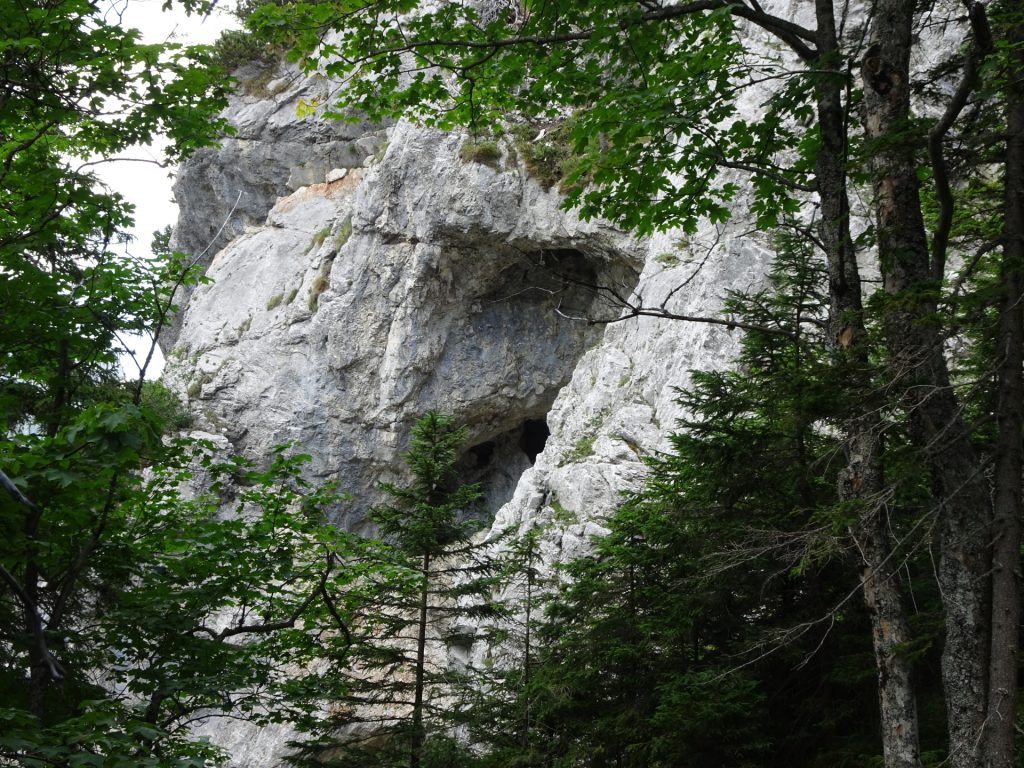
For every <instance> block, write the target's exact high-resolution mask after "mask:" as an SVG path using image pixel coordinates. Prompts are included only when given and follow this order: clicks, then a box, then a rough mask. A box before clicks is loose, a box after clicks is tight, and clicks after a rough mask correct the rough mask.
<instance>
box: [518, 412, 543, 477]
mask: <svg viewBox="0 0 1024 768" xmlns="http://www.w3.org/2000/svg"><path fill="white" fill-rule="evenodd" d="M550 436H551V430H550V429H548V423H547V422H546V421H545V420H543V419H527V420H526V421H524V422H523V430H522V432H521V433H520V435H519V447H520V449H521V450H522V451H523V453H525V454H526V458H528V459H529V460H530V466H533V464H535V463H536V462H537V456H539V455H540V452H541V451H543V450H544V445H545V444H546V443H547V441H548V438H549V437H550Z"/></svg>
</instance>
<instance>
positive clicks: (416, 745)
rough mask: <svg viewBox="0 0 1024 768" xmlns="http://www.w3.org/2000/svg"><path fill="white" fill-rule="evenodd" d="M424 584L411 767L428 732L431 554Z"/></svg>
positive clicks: (426, 557) (417, 763)
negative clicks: (426, 690)
mask: <svg viewBox="0 0 1024 768" xmlns="http://www.w3.org/2000/svg"><path fill="white" fill-rule="evenodd" d="M422 568H423V586H422V587H421V588H420V611H419V614H420V615H419V626H418V627H417V636H416V680H415V689H414V693H413V703H412V739H411V744H410V747H409V768H419V766H420V760H421V758H422V756H423V743H424V742H425V741H426V738H425V737H426V734H425V733H424V730H423V689H424V685H425V683H424V677H425V672H426V657H427V604H428V597H429V593H430V555H428V554H425V555H423V565H422Z"/></svg>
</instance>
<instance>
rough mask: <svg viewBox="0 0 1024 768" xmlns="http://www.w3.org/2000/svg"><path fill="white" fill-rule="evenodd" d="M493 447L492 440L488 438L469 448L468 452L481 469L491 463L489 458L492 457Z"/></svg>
mask: <svg viewBox="0 0 1024 768" xmlns="http://www.w3.org/2000/svg"><path fill="white" fill-rule="evenodd" d="M494 447H495V446H494V441H493V440H488V441H486V442H484V443H480V444H479V445H474V446H473V447H472V448H470V449H469V452H470V453H471V454H472V455H473V457H474V458H475V459H476V466H477V467H479V468H480V469H483V468H484V467H486V466H487V465H488V464H490V463H491V459H492V458H494Z"/></svg>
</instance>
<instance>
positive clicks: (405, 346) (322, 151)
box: [167, 71, 769, 766]
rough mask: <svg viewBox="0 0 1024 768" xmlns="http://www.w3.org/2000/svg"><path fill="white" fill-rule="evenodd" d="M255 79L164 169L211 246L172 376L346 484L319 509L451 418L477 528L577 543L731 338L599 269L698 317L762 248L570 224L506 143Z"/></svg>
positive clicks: (196, 238) (384, 475) (720, 235)
mask: <svg viewBox="0 0 1024 768" xmlns="http://www.w3.org/2000/svg"><path fill="white" fill-rule="evenodd" d="M264 81H265V82H267V84H266V85H265V86H264V87H263V88H262V90H261V91H260V92H259V93H255V94H253V93H250V94H247V95H246V94H243V95H241V96H239V97H238V99H237V100H236V102H235V103H234V105H233V107H232V108H231V110H230V113H229V117H230V119H231V120H232V122H234V123H235V124H236V125H237V126H238V127H239V130H238V134H237V136H236V137H235V138H233V139H230V140H229V141H227V142H225V144H224V146H223V148H222V149H221V150H219V151H210V152H207V153H204V154H202V155H201V156H199V157H198V158H196V159H195V160H193V161H192V162H191V163H189V164H188V165H187V166H186V167H185V168H184V169H183V171H182V173H181V176H180V178H179V182H178V186H177V192H176V194H177V199H178V202H179V204H180V205H181V209H182V213H181V218H180V220H179V223H178V228H177V230H176V233H175V237H176V240H177V243H178V245H179V247H183V248H185V249H186V250H190V251H191V252H193V253H196V254H199V253H204V252H205V253H207V254H213V253H214V252H215V255H213V257H212V260H211V261H210V262H209V267H208V270H207V276H208V277H209V278H210V279H211V281H212V282H210V283H209V284H206V285H202V286H199V287H198V288H197V289H196V290H195V291H194V293H193V294H192V295H191V296H190V297H189V298H188V300H187V304H186V306H185V308H184V312H183V315H182V320H181V327H180V331H179V332H178V333H177V335H176V339H175V341H174V345H173V348H171V349H169V355H168V357H169V361H170V362H169V366H168V373H167V380H168V381H169V382H171V383H172V384H173V385H174V386H175V387H177V388H178V389H179V390H180V392H181V393H182V394H183V395H184V396H185V397H186V398H187V400H188V402H189V405H190V408H191V410H192V412H193V414H194V416H195V418H196V420H197V425H198V426H199V427H201V428H203V429H206V430H209V431H212V432H217V433H220V434H222V435H223V436H224V437H226V438H227V440H228V441H230V442H231V443H232V444H233V446H234V447H235V448H236V449H237V450H239V451H241V452H243V453H245V454H248V455H251V456H254V457H258V456H260V455H263V454H265V453H266V452H267V451H268V450H269V448H270V447H271V446H273V445H276V444H279V443H284V442H294V443H295V444H296V446H297V449H298V450H301V451H303V452H306V453H310V454H312V455H313V457H314V460H313V463H312V467H311V471H312V473H313V474H315V475H317V476H319V477H322V478H337V479H339V480H340V483H341V486H342V487H343V488H344V489H346V490H347V491H349V492H350V493H351V494H352V496H353V498H354V501H353V502H352V504H351V505H350V506H349V507H348V508H347V509H345V510H341V511H339V513H338V519H337V522H338V523H339V524H341V525H345V526H349V527H351V528H355V529H359V528H360V527H361V526H362V525H363V522H362V521H363V515H364V513H365V509H366V508H367V507H368V506H369V505H370V504H372V503H373V502H375V501H376V500H377V499H378V498H379V497H378V496H377V491H376V487H377V484H378V483H379V482H381V481H385V480H395V479H396V476H395V473H396V471H398V468H399V467H400V465H401V462H400V460H399V455H400V453H401V452H402V450H403V449H404V448H405V444H406V441H407V439H408V434H409V430H410V426H411V425H412V423H413V422H414V421H415V420H416V419H417V418H418V417H419V416H420V415H421V414H422V413H423V412H424V411H426V410H427V409H430V408H435V409H438V410H440V411H443V412H446V413H450V414H453V415H455V416H456V417H457V418H458V420H459V421H460V422H461V423H463V424H465V425H466V426H467V427H468V428H469V431H470V434H471V440H470V448H469V450H468V451H467V457H466V460H465V463H466V469H467V474H468V475H469V477H468V479H480V480H482V481H483V482H484V484H485V488H486V491H487V499H488V506H489V510H488V512H489V514H490V515H493V516H494V518H495V519H496V525H498V526H500V527H505V526H508V525H515V526H518V527H521V528H528V527H531V526H534V525H538V524H543V523H546V522H550V521H551V520H552V519H553V518H557V521H556V524H555V525H553V526H552V527H551V528H550V529H549V531H548V533H547V534H546V537H545V539H544V549H545V556H546V558H547V559H548V560H549V561H555V560H558V559H562V558H565V557H567V556H570V555H572V554H574V553H578V552H579V551H580V550H581V548H582V547H585V546H586V542H587V540H588V538H589V536H590V535H592V534H595V533H599V532H600V531H601V520H602V517H603V516H605V515H606V514H608V513H609V512H610V511H611V510H613V509H614V508H615V506H616V504H617V501H618V499H619V497H620V494H621V493H622V492H623V491H625V490H629V489H633V488H636V487H638V486H639V484H640V483H641V482H642V479H643V476H644V464H643V458H644V457H645V456H647V455H649V454H651V453H653V452H655V451H657V450H659V449H661V448H664V446H665V440H666V437H667V434H668V433H669V432H670V431H671V430H672V428H673V426H674V424H675V421H676V419H677V418H678V416H679V410H678V406H677V405H676V403H675V390H674V388H675V387H679V386H683V385H685V384H686V381H687V371H688V370H690V369H692V368H709V367H715V366H718V365H720V364H723V363H725V362H727V361H728V359H729V358H730V356H731V355H732V353H733V351H734V343H735V339H734V337H733V335H731V334H730V333H729V332H728V330H726V329H725V328H723V327H722V326H712V325H707V324H691V323H680V322H671V321H666V320H659V319H651V318H635V317H631V318H628V319H621V316H622V307H621V305H620V304H618V303H617V302H616V301H615V300H613V299H612V295H611V293H610V292H609V291H606V290H595V288H594V286H603V287H605V288H613V289H614V290H615V292H617V293H618V294H619V295H622V296H629V295H632V296H633V297H634V299H637V300H642V302H643V303H644V304H645V305H648V306H659V305H664V307H665V308H666V309H669V310H671V311H674V312H677V313H681V314H690V315H714V314H715V312H716V311H717V308H718V307H719V306H720V302H721V298H722V296H723V295H724V294H725V293H726V292H727V291H728V290H730V289H746V288H748V287H750V286H751V285H754V284H756V282H757V280H758V279H759V278H758V276H759V275H761V274H763V273H764V271H765V264H766V261H767V258H768V256H769V254H768V252H767V251H766V250H765V249H763V248H762V247H761V246H760V245H759V244H758V243H756V242H753V241H751V240H748V239H744V238H742V237H735V236H733V233H732V232H731V231H730V230H728V229H725V228H719V229H717V230H715V229H707V230H704V231H701V232H700V233H698V234H697V235H695V236H691V237H688V238H682V237H681V236H680V235H679V234H678V233H676V234H672V233H669V234H664V235H658V236H656V237H654V238H651V239H648V240H643V241H640V240H637V239H635V238H632V237H630V236H628V235H626V234H625V233H623V232H621V231H618V230H616V229H615V228H614V227H612V226H611V225H609V224H607V223H603V222H598V221H592V222H583V221H580V220H579V219H578V218H577V217H576V216H575V215H574V214H572V213H571V212H565V211H563V210H561V208H560V206H559V204H560V196H559V194H558V192H557V190H555V189H552V190H549V191H545V190H544V189H543V188H542V187H541V185H540V184H539V183H538V182H537V181H535V180H534V179H533V178H531V177H530V174H529V173H528V172H527V170H526V168H525V166H524V164H523V162H522V160H521V158H519V157H518V155H517V154H516V153H515V152H514V151H510V148H509V147H508V146H505V147H503V148H502V151H501V157H500V159H499V160H497V161H495V162H493V163H491V164H484V163H480V162H474V161H472V160H465V159H463V154H464V153H461V152H460V147H461V144H462V142H463V137H461V136H457V135H445V134H441V133H437V132H434V131H429V130H424V129H420V128H417V127H414V126H412V125H408V124H399V125H396V126H393V127H390V128H388V129H387V130H386V131H385V130H383V129H380V128H378V127H367V126H362V127H361V128H359V129H351V128H345V127H342V126H341V125H340V124H335V123H332V122H329V121H324V120H322V119H319V118H317V117H308V118H305V119H300V118H299V117H298V116H297V115H296V109H295V106H296V104H297V103H298V102H299V100H300V99H304V100H306V101H307V102H308V101H310V100H311V96H310V94H311V93H315V91H316V89H317V88H324V87H326V86H324V84H323V83H322V82H319V81H316V80H309V79H306V78H302V77H300V76H298V75H297V74H296V73H294V72H291V73H289V72H287V71H281V72H278V73H276V74H275V75H274V76H273V77H272V78H270V79H269V81H267V80H266V76H264ZM385 135H386V138H385ZM465 154H466V155H467V156H469V153H465ZM218 233H219V234H218ZM709 256H711V258H708V257H709ZM204 258H205V257H204ZM611 321H615V322H611ZM556 510H557V511H558V514H556V512H555V511H556ZM225 738H226V740H227V741H229V742H230V741H231V740H232V739H233V738H234V736H227V737H225ZM264 738H265V739H270V740H272V735H270V736H268V735H267V734H264ZM245 743H246V744H247V745H249V747H251V748H253V749H255V747H254V746H253V745H255V744H257V743H258V742H257V741H255V740H253V739H247V740H246V742H245ZM237 749H238V750H239V751H238V752H237V753H236V754H235V761H236V764H238V765H248V766H256V765H262V764H274V760H273V750H268V749H266V747H265V746H261V747H260V748H259V750H260V753H261V755H262V756H261V757H255V756H254V754H255V753H251V752H250V753H247V752H246V751H245V749H246V748H245V747H244V746H239V747H237Z"/></svg>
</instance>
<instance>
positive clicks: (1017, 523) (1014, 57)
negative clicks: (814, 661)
mask: <svg viewBox="0 0 1024 768" xmlns="http://www.w3.org/2000/svg"><path fill="white" fill-rule="evenodd" d="M1009 42H1010V44H1011V49H1010V66H1009V75H1008V80H1009V83H1008V86H1007V108H1006V114H1007V121H1006V123H1007V147H1006V168H1005V193H1004V195H1005V197H1004V224H1003V261H1002V267H1001V271H1000V278H1001V283H1002V287H1003V298H1002V305H1001V307H1000V316H999V330H998V334H999V335H998V339H999V343H998V345H997V365H998V377H999V400H998V404H997V410H996V415H997V423H998V434H997V438H996V446H995V457H996V467H995V498H994V520H993V536H994V540H995V544H994V550H993V554H992V651H991V659H990V662H989V690H988V719H987V724H986V731H985V763H986V765H987V766H989V768H1011V767H1012V766H1014V765H1015V762H1014V749H1013V737H1014V725H1015V722H1016V713H1017V698H1018V695H1017V664H1018V648H1019V643H1020V618H1021V615H1020V614H1021V611H1020V598H1021V595H1020V544H1021V512H1022V501H1021V477H1022V472H1024V369H1022V365H1024V29H1021V27H1020V26H1019V25H1014V26H1011V28H1010V33H1009Z"/></svg>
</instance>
